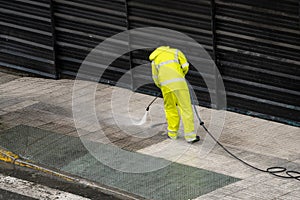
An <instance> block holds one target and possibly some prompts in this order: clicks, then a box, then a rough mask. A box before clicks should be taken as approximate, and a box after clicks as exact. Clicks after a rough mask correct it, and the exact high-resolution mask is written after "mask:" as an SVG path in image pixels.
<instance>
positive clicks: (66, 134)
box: [0, 70, 300, 200]
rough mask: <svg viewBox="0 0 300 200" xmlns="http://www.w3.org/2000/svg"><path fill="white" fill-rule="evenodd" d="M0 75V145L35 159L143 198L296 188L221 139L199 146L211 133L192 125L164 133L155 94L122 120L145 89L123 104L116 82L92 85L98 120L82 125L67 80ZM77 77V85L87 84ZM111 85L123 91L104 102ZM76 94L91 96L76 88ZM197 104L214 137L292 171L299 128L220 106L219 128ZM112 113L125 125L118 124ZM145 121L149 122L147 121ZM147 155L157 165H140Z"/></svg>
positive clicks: (278, 194)
mask: <svg viewBox="0 0 300 200" xmlns="http://www.w3.org/2000/svg"><path fill="white" fill-rule="evenodd" d="M0 80H1V84H0V92H1V97H0V131H1V134H0V137H1V146H2V147H3V146H5V147H6V148H7V149H9V150H11V151H13V152H16V153H18V154H19V155H20V156H23V157H24V158H26V159H29V160H32V161H34V162H36V163H41V164H43V165H46V166H49V167H51V168H55V169H57V170H59V171H62V172H67V173H68V174H71V175H72V174H73V175H74V176H79V177H81V178H85V179H87V180H91V181H93V182H97V183H99V184H104V185H107V186H110V187H112V188H116V189H119V190H120V191H124V192H128V193H132V194H134V195H137V196H141V197H145V198H148V199H174V200H175V199H204V200H205V199H274V200H275V199H297V198H298V197H299V196H300V195H299V192H300V187H299V186H300V185H299V184H300V182H299V181H296V180H292V179H288V180H285V179H280V178H277V177H274V176H271V175H269V174H265V173H261V172H259V171H256V170H253V169H251V168H249V167H247V166H245V165H243V164H242V163H240V162H238V161H237V160H235V159H233V158H232V157H231V156H229V155H228V154H226V152H224V151H223V150H222V149H221V148H220V147H218V146H213V147H212V148H211V145H207V144H212V143H211V142H212V141H211V140H210V139H209V137H208V136H207V134H206V133H205V132H204V130H203V129H201V127H198V134H199V135H200V136H201V138H202V140H201V142H200V143H197V144H194V145H189V144H187V143H186V142H185V141H184V139H183V137H182V136H181V137H180V138H179V139H178V140H176V141H172V140H168V139H167V138H166V135H165V130H166V124H165V120H164V115H163V110H162V105H163V102H162V99H158V100H157V101H156V102H155V103H154V104H153V106H152V108H151V110H150V111H151V112H150V113H149V116H148V117H147V120H148V121H147V122H146V124H145V125H143V126H138V127H137V126H133V125H128V122H127V121H126V120H128V116H126V112H128V113H129V116H130V117H131V118H132V119H133V120H134V121H138V120H139V119H142V118H143V116H144V113H145V107H146V106H147V104H148V103H149V102H151V100H152V99H153V97H151V96H147V95H143V94H137V93H132V94H131V98H130V104H129V107H128V111H126V110H122V105H121V102H122V100H123V97H124V95H125V94H126V91H125V89H120V88H115V87H112V86H108V85H103V84H98V85H97V90H96V93H95V94H96V106H95V113H96V115H97V119H98V122H99V124H100V126H99V125H94V124H91V121H92V118H91V117H90V116H88V115H87V116H84V117H82V118H80V120H82V121H80V122H78V121H77V122H76V121H75V122H74V118H73V113H72V90H73V84H74V81H73V80H70V79H61V80H51V79H44V78H39V77H26V76H25V77H22V76H21V75H20V74H15V73H7V72H5V71H3V70H2V72H0ZM82 84H83V88H84V86H86V84H87V83H86V82H84V81H83V82H82ZM115 91H117V94H122V95H123V96H122V95H121V96H120V97H118V98H119V99H118V98H116V99H114V100H113V101H112V96H111V95H112V93H113V92H115ZM124 91H125V92H124ZM122 92H124V94H123V93H122ZM129 94H130V93H129ZM77 100H79V101H78V102H80V101H83V102H89V101H90V99H86V98H85V96H84V95H83V97H78V99H77ZM112 102H113V103H112ZM73 105H74V104H73ZM111 105H115V106H116V107H118V105H119V106H120V108H118V109H117V110H118V113H113V112H111V110H112V108H111ZM76 108H78V107H76ZM197 109H198V111H199V113H200V115H201V117H202V120H203V121H205V122H206V124H207V127H208V128H209V129H210V130H211V132H213V133H215V132H217V131H218V130H221V131H222V132H221V135H220V137H219V141H220V142H222V143H223V144H224V145H225V147H226V148H228V149H229V150H230V151H232V152H233V153H234V154H236V155H238V156H239V157H241V158H242V159H245V160H246V161H247V162H249V163H251V164H253V165H255V166H257V167H261V168H263V169H266V168H267V167H271V166H283V167H287V168H288V169H289V170H296V171H299V170H300V148H299V143H300V130H299V128H298V127H293V126H289V125H285V124H281V123H276V122H272V121H267V120H263V119H259V118H254V117H249V116H245V115H241V114H237V113H233V112H226V113H225V114H226V116H225V124H224V126H219V125H218V124H217V125H216V124H215V123H214V121H211V118H212V115H213V113H214V112H215V111H214V110H211V109H208V108H204V107H197ZM116 114H118V115H116ZM118 120H119V122H126V123H123V124H122V123H119V124H118ZM149 120H150V122H152V126H147V124H148V123H150V122H149ZM220 121H222V119H220ZM76 123H77V124H76ZM153 123H154V126H153ZM153 127H155V128H153ZM26 130H27V131H26ZM153 130H154V131H153ZM16 138H18V139H16ZM95 144H98V145H95ZM103 145H104V146H103ZM102 147H105V148H102ZM123 151H124V152H123ZM103 152H106V153H105V154H104V153H103ZM120 152H122V153H120ZM123 153H124V154H123ZM99 155H100V156H99ZM120 155H121V156H120ZM128 155H130V156H132V155H134V156H132V157H130V156H129V157H128ZM97 156H99V157H97ZM126 156H127V157H126ZM142 158H145V159H144V160H143V159H142ZM135 159H136V160H138V159H140V160H139V161H140V162H137V161H136V160H135ZM147 160H148V161H151V162H149V163H156V165H154V164H153V165H151V164H145V166H144V167H143V164H144V163H147ZM130 161H132V162H130ZM158 168H159V169H158ZM143 169H144V171H143ZM145 169H146V170H145ZM126 170H127V171H126ZM134 170H135V172H138V173H134Z"/></svg>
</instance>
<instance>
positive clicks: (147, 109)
mask: <svg viewBox="0 0 300 200" xmlns="http://www.w3.org/2000/svg"><path fill="white" fill-rule="evenodd" d="M158 96H159V95H157V96H156V97H155V99H153V100H152V101H151V102H150V103H149V105H148V106H147V108H146V111H147V112H148V111H149V109H150V106H151V105H152V104H153V103H154V102H155V101H156V99H157V98H158Z"/></svg>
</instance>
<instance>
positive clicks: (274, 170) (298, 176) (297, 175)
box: [191, 94, 300, 181]
mask: <svg viewBox="0 0 300 200" xmlns="http://www.w3.org/2000/svg"><path fill="white" fill-rule="evenodd" d="M191 97H192V103H193V107H194V110H195V113H196V116H197V118H198V120H199V122H200V125H201V126H202V127H203V129H204V130H205V131H206V132H207V133H208V134H209V136H210V137H211V138H212V139H213V140H214V141H215V142H216V143H217V144H218V145H219V146H220V147H221V148H222V149H223V150H224V151H226V152H227V153H228V154H229V155H231V156H232V157H233V158H235V159H237V160H238V161H240V162H242V163H243V164H245V165H247V166H249V167H251V168H253V169H255V170H258V171H260V172H265V173H269V174H272V175H274V176H277V177H280V178H285V179H295V180H297V181H300V172H298V171H293V170H287V168H285V167H269V168H267V169H266V170H265V169H261V168H258V167H255V166H253V165H251V164H249V163H248V162H246V161H244V160H242V159H241V158H239V157H237V156H236V155H234V154H233V153H232V152H230V151H229V150H228V149H227V148H226V147H224V146H223V145H222V144H221V143H220V142H219V141H218V140H217V139H216V138H215V137H214V136H213V135H212V134H211V133H210V132H209V130H208V129H207V128H206V126H205V125H204V122H203V121H202V120H201V118H200V116H199V113H198V111H197V109H196V105H195V103H194V98H193V95H192V94H191ZM284 172H285V174H286V175H281V174H280V173H284Z"/></svg>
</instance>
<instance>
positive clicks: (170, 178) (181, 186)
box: [0, 126, 239, 200]
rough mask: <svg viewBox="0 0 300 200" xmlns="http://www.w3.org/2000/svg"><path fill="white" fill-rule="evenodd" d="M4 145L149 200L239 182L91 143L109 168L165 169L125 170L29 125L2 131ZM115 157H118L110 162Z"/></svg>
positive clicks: (198, 193)
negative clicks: (138, 167) (136, 164)
mask: <svg viewBox="0 0 300 200" xmlns="http://www.w3.org/2000/svg"><path fill="white" fill-rule="evenodd" d="M0 145H1V146H2V147H5V148H7V149H8V150H10V151H13V152H15V153H17V154H21V155H22V156H25V157H27V158H31V160H33V161H35V162H37V163H41V164H45V165H48V166H50V167H54V168H57V169H60V170H62V171H65V172H69V173H71V174H74V175H77V176H81V177H83V178H86V179H89V180H92V181H95V182H99V183H101V184H105V185H108V186H112V187H115V188H118V189H121V190H124V191H127V192H130V193H134V194H137V195H139V196H142V197H145V198H149V199H158V200H159V199H163V200H167V199H170V200H177V199H178V200H181V199H193V198H195V197H198V196H201V195H203V194H206V193H209V192H211V191H214V190H216V189H218V188H220V187H223V186H225V185H228V184H230V183H233V182H236V181H238V180H239V179H236V178H233V177H230V176H226V175H223V174H218V173H215V172H212V171H207V170H203V169H198V168H194V167H189V166H185V165H181V164H177V163H169V162H168V161H166V160H163V159H159V158H155V157H151V156H148V155H143V154H139V153H133V152H126V151H122V154H121V156H120V155H119V154H118V152H119V151H118V150H117V148H116V147H113V146H109V145H103V144H96V143H91V145H92V146H94V152H93V155H94V154H95V155H97V154H98V155H102V156H103V157H102V159H103V160H105V163H106V164H110V166H115V167H118V168H119V169H122V168H124V169H126V167H128V165H129V162H126V160H127V161H128V160H131V161H133V162H135V161H138V162H142V163H143V162H144V163H145V169H147V168H149V169H151V167H152V166H150V165H153V166H155V165H162V166H165V167H163V168H161V169H159V170H156V171H152V172H144V173H126V172H121V171H119V170H116V169H112V168H110V167H108V166H107V165H104V164H102V162H100V161H98V160H97V159H96V158H95V157H94V156H92V155H91V154H90V153H89V151H88V150H87V149H86V148H85V147H84V145H83V144H82V143H81V140H80V139H79V138H75V137H71V136H66V135H61V134H57V133H53V132H49V131H45V130H41V129H37V128H33V127H28V126H18V127H15V128H12V129H10V130H7V131H5V132H2V133H1V134H0ZM104 152H105V154H104ZM116 155H119V157H120V159H117V160H116V159H110V158H113V156H116ZM122 159H123V160H122ZM131 163H132V162H131ZM131 167H133V168H134V167H135V166H133V165H132V166H131Z"/></svg>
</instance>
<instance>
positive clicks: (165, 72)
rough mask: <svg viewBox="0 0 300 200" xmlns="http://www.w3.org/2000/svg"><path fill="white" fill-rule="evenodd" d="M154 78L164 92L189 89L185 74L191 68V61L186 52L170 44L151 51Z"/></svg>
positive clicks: (150, 57)
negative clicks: (171, 46)
mask: <svg viewBox="0 0 300 200" xmlns="http://www.w3.org/2000/svg"><path fill="white" fill-rule="evenodd" d="M149 60H150V61H152V63H151V66H152V78H153V81H154V83H155V85H156V86H157V87H159V88H160V89H161V90H162V93H167V92H170V91H174V90H180V89H186V90H188V87H187V83H186V81H185V75H186V74H187V72H188V70H189V63H188V62H187V59H186V57H185V56H184V54H183V53H182V52H181V51H180V50H178V49H174V48H170V47H169V46H161V47H159V48H157V49H156V50H155V51H153V52H152V53H151V55H150V56H149Z"/></svg>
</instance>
